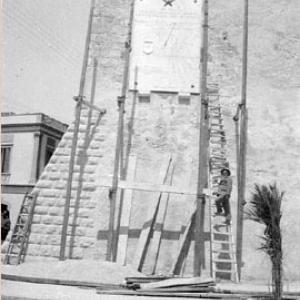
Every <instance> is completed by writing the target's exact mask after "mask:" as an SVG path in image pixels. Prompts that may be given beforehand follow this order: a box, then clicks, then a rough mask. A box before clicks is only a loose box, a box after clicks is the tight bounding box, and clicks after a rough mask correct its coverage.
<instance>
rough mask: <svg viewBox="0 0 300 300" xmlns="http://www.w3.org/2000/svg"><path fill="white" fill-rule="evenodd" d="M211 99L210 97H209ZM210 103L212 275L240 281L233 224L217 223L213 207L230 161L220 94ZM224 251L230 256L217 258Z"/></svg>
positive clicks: (209, 180) (214, 277) (209, 188)
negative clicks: (227, 276) (218, 246)
mask: <svg viewBox="0 0 300 300" xmlns="http://www.w3.org/2000/svg"><path fill="white" fill-rule="evenodd" d="M209 100H210V99H209ZM210 102H214V103H213V104H209V106H208V108H209V129H210V130H209V146H208V147H209V148H208V153H209V166H210V168H209V171H208V173H209V174H208V192H209V213H210V250H211V251H210V258H211V261H210V266H211V276H212V278H213V279H216V277H217V273H223V274H230V278H231V280H234V281H236V282H238V270H237V261H236V253H235V247H234V237H233V235H232V228H231V227H232V225H231V224H229V225H225V224H221V223H220V224H217V221H216V219H215V216H214V213H213V209H214V206H215V203H214V198H215V196H214V192H215V190H216V188H217V187H218V184H217V183H216V180H218V179H219V178H220V176H219V175H217V173H219V172H220V170H221V169H222V168H223V167H224V166H225V165H226V164H227V163H228V162H227V159H226V152H227V151H226V150H227V149H226V136H225V131H224V129H223V128H224V126H223V118H222V108H221V105H220V102H219V96H218V95H214V99H213V100H212V101H210ZM216 125H217V126H219V127H220V128H222V130H217V132H216V130H215V129H214V127H215V126H216ZM216 226H222V227H223V226H224V227H225V230H226V231H225V232H221V231H220V232H217V230H216V229H215V227H216ZM216 235H219V236H223V237H225V238H226V237H228V239H227V240H222V239H221V240H218V239H217V238H216ZM224 244H226V245H227V246H226V247H228V248H226V250H225V249H219V248H217V245H224ZM222 253H224V254H227V255H228V257H229V258H222V257H221V258H215V257H216V256H217V255H222ZM227 262H228V263H230V266H231V267H230V269H222V268H221V269H220V268H219V267H217V263H227Z"/></svg>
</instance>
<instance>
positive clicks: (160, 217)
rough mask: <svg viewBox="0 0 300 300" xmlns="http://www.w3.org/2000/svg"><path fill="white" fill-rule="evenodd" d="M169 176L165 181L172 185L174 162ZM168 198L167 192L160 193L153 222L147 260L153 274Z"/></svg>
mask: <svg viewBox="0 0 300 300" xmlns="http://www.w3.org/2000/svg"><path fill="white" fill-rule="evenodd" d="M170 174H171V175H170V178H169V179H168V181H167V182H166V183H169V184H170V185H172V181H173V175H174V164H172V165H171V167H170ZM169 198H170V194H169V193H162V194H161V198H160V204H159V209H158V213H157V217H156V221H155V224H154V232H153V237H152V241H151V246H150V250H149V255H151V257H150V258H149V260H150V261H151V262H152V261H153V265H152V271H151V273H152V274H155V270H156V265H157V261H158V256H159V250H160V244H161V237H162V233H163V229H164V223H165V219H166V215H167V209H168V204H169Z"/></svg>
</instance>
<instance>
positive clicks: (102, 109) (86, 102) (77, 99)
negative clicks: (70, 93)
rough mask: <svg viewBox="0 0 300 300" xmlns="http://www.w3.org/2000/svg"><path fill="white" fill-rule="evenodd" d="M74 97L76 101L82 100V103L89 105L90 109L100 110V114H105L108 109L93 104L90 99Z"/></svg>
mask: <svg viewBox="0 0 300 300" xmlns="http://www.w3.org/2000/svg"><path fill="white" fill-rule="evenodd" d="M73 99H74V100H75V101H76V102H78V101H81V102H82V104H84V105H85V106H87V107H88V108H90V109H94V110H96V111H98V112H99V113H100V114H102V115H104V114H105V113H106V109H104V108H100V107H98V106H96V105H95V104H92V103H90V102H88V101H85V100H83V99H80V98H79V97H73Z"/></svg>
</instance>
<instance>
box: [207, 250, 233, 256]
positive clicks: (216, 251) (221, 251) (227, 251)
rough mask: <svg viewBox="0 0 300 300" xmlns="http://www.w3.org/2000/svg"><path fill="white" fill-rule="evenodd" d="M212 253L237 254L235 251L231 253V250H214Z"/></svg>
mask: <svg viewBox="0 0 300 300" xmlns="http://www.w3.org/2000/svg"><path fill="white" fill-rule="evenodd" d="M212 252H214V253H218V254H233V255H234V254H235V251H231V250H229V249H228V250H224V249H222V250H212Z"/></svg>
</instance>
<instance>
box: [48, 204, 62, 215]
mask: <svg viewBox="0 0 300 300" xmlns="http://www.w3.org/2000/svg"><path fill="white" fill-rule="evenodd" d="M63 214H64V210H63V208H61V207H57V206H53V207H49V215H50V216H63Z"/></svg>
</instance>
